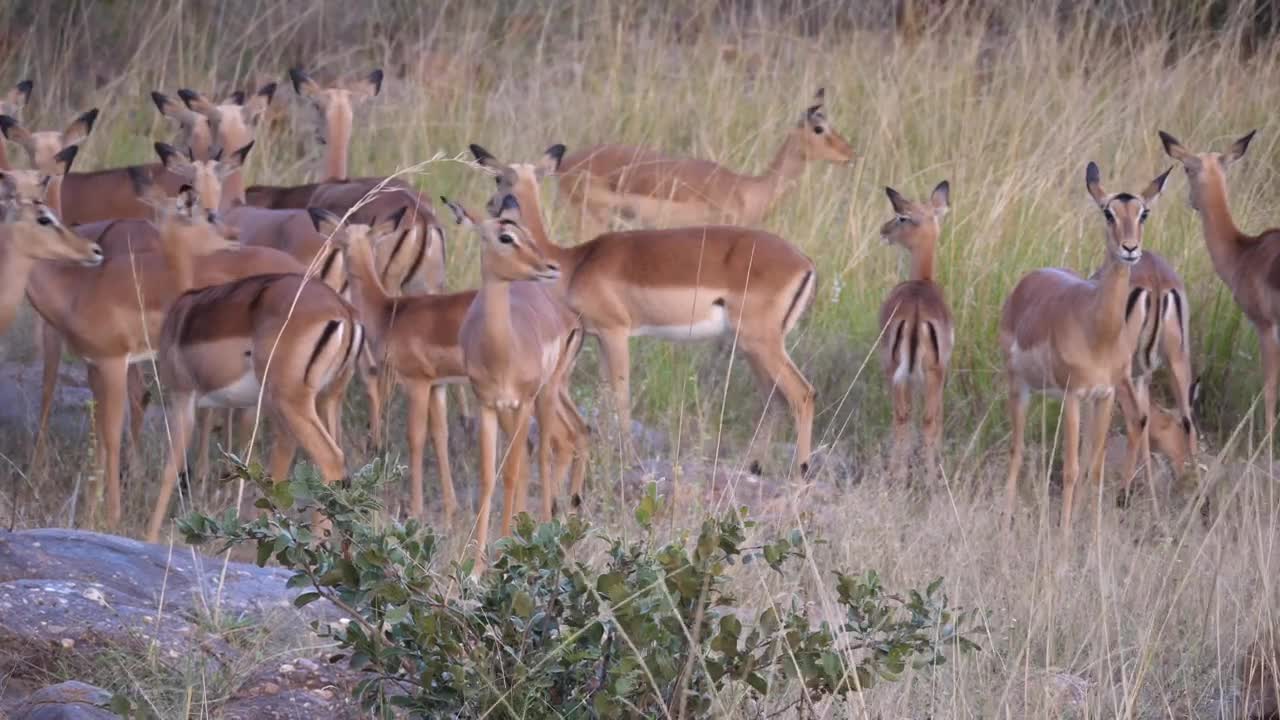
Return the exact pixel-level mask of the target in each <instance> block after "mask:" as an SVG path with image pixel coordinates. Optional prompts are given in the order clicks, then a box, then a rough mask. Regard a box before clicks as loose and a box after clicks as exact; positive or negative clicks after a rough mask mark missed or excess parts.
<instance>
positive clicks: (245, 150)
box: [218, 140, 254, 171]
mask: <svg viewBox="0 0 1280 720" xmlns="http://www.w3.org/2000/svg"><path fill="white" fill-rule="evenodd" d="M253 143H254V141H253V140H250V141H249V144H247V145H245V146H244V147H242V148H240V149H239V150H236V151H235V152H233V153H231V157H229V158H227V159H226V160H225V161H223V163H222V164H223V166H224V168H223V169H224V170H228V171H230V170H235V169H237V168H240V167H242V166H243V165H244V161H245V158H247V157H249V151H250V150H252V149H253ZM218 155H219V156H221V155H222V151H221V150H219V151H218Z"/></svg>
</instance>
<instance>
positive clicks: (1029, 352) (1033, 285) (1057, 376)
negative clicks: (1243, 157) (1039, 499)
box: [1000, 163, 1169, 536]
mask: <svg viewBox="0 0 1280 720" xmlns="http://www.w3.org/2000/svg"><path fill="white" fill-rule="evenodd" d="M1168 176H1169V171H1168V170H1166V171H1165V172H1164V173H1163V174H1161V175H1160V176H1159V177H1157V178H1156V179H1155V180H1153V181H1151V184H1150V185H1148V186H1147V188H1146V189H1145V190H1144V191H1143V192H1142V194H1141V195H1140V196H1135V195H1131V194H1129V193H1116V194H1114V195H1109V194H1107V193H1106V192H1104V191H1103V189H1102V186H1101V179H1100V175H1099V172H1098V166H1097V165H1095V164H1093V163H1089V166H1088V168H1087V169H1086V171H1085V185H1086V187H1087V188H1088V190H1089V194H1090V195H1091V196H1092V197H1093V199H1094V200H1095V201H1096V202H1097V203H1098V206H1099V208H1100V210H1101V211H1102V214H1103V217H1104V219H1105V221H1106V224H1105V239H1106V250H1107V259H1106V263H1105V264H1104V265H1103V267H1102V270H1101V272H1100V273H1099V275H1098V277H1097V279H1096V280H1085V279H1084V278H1081V277H1080V276H1079V275H1077V274H1076V273H1074V272H1072V271H1070V270H1065V269H1060V268H1045V269H1042V270H1036V271H1035V272H1032V273H1030V274H1029V275H1026V276H1024V277H1023V278H1022V280H1020V281H1019V282H1018V284H1017V286H1016V287H1015V288H1014V289H1013V292H1012V293H1011V294H1010V295H1009V298H1008V300H1006V301H1005V304H1004V309H1003V311H1002V312H1001V316H1000V348H1001V350H1002V351H1003V354H1004V360H1005V370H1006V372H1007V374H1008V380H1009V415H1010V418H1011V421H1012V424H1013V439H1012V444H1011V448H1010V453H1009V479H1008V483H1007V485H1006V488H1005V511H1006V513H1007V516H1008V517H1009V518H1010V519H1012V517H1013V511H1014V504H1015V500H1016V495H1017V490H1018V474H1019V471H1020V470H1021V468H1022V450H1023V435H1024V431H1025V429H1026V424H1027V405H1028V403H1029V402H1030V396H1031V393H1033V392H1035V393H1042V394H1060V395H1061V396H1062V426H1063V428H1064V441H1063V464H1062V533H1063V535H1064V536H1065V535H1068V534H1069V533H1070V532H1071V511H1072V502H1073V500H1074V497H1075V486H1076V481H1077V480H1078V478H1079V475H1080V440H1081V421H1080V406H1081V404H1082V403H1089V404H1090V405H1091V406H1092V407H1091V410H1092V412H1091V413H1089V417H1088V423H1087V427H1086V428H1085V429H1084V431H1085V436H1086V437H1087V438H1089V439H1090V445H1089V448H1090V451H1091V453H1092V455H1091V457H1089V458H1088V461H1089V465H1088V470H1089V471H1090V472H1091V473H1092V475H1093V478H1094V481H1095V482H1099V483H1100V482H1102V464H1103V461H1104V457H1105V449H1106V446H1105V443H1106V436H1107V431H1108V429H1109V427H1110V424H1111V412H1112V406H1113V404H1114V401H1115V396H1116V388H1117V387H1120V388H1121V390H1122V392H1121V397H1122V399H1123V398H1125V397H1126V396H1127V397H1133V389H1132V380H1131V378H1130V376H1129V372H1130V365H1131V364H1132V362H1133V353H1134V350H1135V348H1136V347H1137V344H1138V340H1139V338H1140V336H1141V332H1142V327H1143V324H1144V323H1145V322H1146V317H1147V315H1148V313H1149V312H1150V310H1151V304H1152V297H1151V292H1150V291H1149V290H1147V289H1145V288H1141V287H1139V288H1134V287H1131V284H1130V270H1131V269H1132V267H1133V266H1134V265H1135V264H1136V263H1137V262H1138V261H1139V260H1140V259H1141V257H1142V228H1143V224H1144V223H1145V222H1146V220H1147V215H1148V213H1149V207H1150V206H1151V204H1152V203H1153V202H1155V199H1156V198H1157V197H1158V196H1159V195H1160V191H1161V189H1163V187H1164V182H1165V179H1166V178H1167V177H1168ZM1130 437H1131V439H1132V438H1133V436H1132V435H1131V436H1130ZM1148 466H1150V462H1149V459H1148ZM1099 511H1101V508H1099Z"/></svg>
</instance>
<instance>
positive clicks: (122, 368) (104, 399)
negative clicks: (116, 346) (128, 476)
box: [94, 357, 129, 530]
mask: <svg viewBox="0 0 1280 720" xmlns="http://www.w3.org/2000/svg"><path fill="white" fill-rule="evenodd" d="M95 369H96V370H97V373H98V389H99V390H100V391H101V392H95V393H94V395H95V398H94V399H95V401H96V402H97V405H98V409H99V411H100V412H101V413H102V422H101V425H102V435H101V436H99V438H98V442H99V443H101V444H102V450H103V466H102V467H103V473H102V476H103V481H104V483H103V484H104V485H105V486H106V491H107V529H108V530H115V529H116V528H118V527H120V517H121V515H122V514H123V508H122V506H121V499H120V443H121V441H122V440H123V439H124V406H125V402H126V394H127V392H128V388H127V382H128V376H129V364H128V361H127V360H126V359H125V358H123V357H120V358H111V359H109V360H105V361H100V362H98V363H97V364H96V365H95Z"/></svg>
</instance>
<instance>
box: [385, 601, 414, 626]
mask: <svg viewBox="0 0 1280 720" xmlns="http://www.w3.org/2000/svg"><path fill="white" fill-rule="evenodd" d="M408 617H409V606H408V605H396V606H394V607H392V608H391V609H389V610H387V612H386V613H385V614H383V616H382V619H383V620H385V621H386V623H387V624H388V625H399V624H400V623H402V622H404V621H405V619H406V618H408Z"/></svg>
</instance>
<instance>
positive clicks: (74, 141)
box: [0, 108, 98, 175]
mask: <svg viewBox="0 0 1280 720" xmlns="http://www.w3.org/2000/svg"><path fill="white" fill-rule="evenodd" d="M97 119H98V108H94V109H92V110H90V111H88V112H86V113H83V114H81V115H80V116H79V117H77V118H76V119H75V120H72V121H71V124H70V125H67V127H65V128H63V129H62V130H39V131H32V130H28V129H26V128H24V127H22V126H21V125H19V124H18V121H17V120H15V119H13V118H12V117H11V116H9V115H0V133H4V136H5V137H6V138H8V139H10V140H12V141H13V142H16V143H18V144H19V145H21V146H22V149H23V150H26V151H27V157H29V158H30V159H31V167H33V168H35V169H36V170H39V171H40V172H42V173H44V174H45V175H55V174H57V173H56V170H57V168H56V165H57V161H56V160H55V159H54V158H55V157H56V156H57V154H58V153H60V152H62V151H63V150H65V149H67V148H69V147H74V146H76V145H79V144H80V143H81V142H83V141H84V139H85V138H87V137H89V133H91V132H93V124H94V122H96V121H97Z"/></svg>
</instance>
